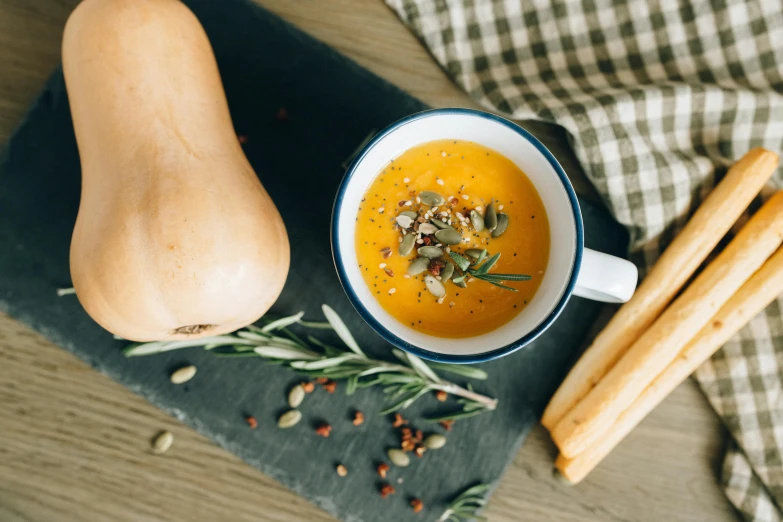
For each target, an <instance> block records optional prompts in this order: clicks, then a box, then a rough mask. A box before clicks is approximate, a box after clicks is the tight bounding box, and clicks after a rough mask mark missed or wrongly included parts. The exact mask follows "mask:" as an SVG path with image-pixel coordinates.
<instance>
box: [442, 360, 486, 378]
mask: <svg viewBox="0 0 783 522" xmlns="http://www.w3.org/2000/svg"><path fill="white" fill-rule="evenodd" d="M430 368H432V369H433V370H440V371H442V372H449V373H453V374H456V375H462V376H463V377H468V378H470V379H478V380H480V381H483V380H486V379H487V377H488V375H487V372H485V371H484V370H481V369H479V368H475V367H473V366H467V365H464V364H442V363H430Z"/></svg>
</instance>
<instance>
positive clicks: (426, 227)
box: [419, 223, 440, 236]
mask: <svg viewBox="0 0 783 522" xmlns="http://www.w3.org/2000/svg"><path fill="white" fill-rule="evenodd" d="M438 230H440V229H439V228H438V227H436V226H435V225H433V224H431V223H422V224H421V225H419V234H424V235H425V236H427V235H430V234H434V233H435V232H437V231H438Z"/></svg>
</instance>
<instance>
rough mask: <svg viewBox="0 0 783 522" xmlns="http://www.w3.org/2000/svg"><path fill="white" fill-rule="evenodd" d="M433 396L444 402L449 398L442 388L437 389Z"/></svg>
mask: <svg viewBox="0 0 783 522" xmlns="http://www.w3.org/2000/svg"><path fill="white" fill-rule="evenodd" d="M435 398H436V399H438V400H439V401H440V402H446V399H448V398H449V394H448V393H446V392H445V391H443V390H438V392H437V393H436V394H435Z"/></svg>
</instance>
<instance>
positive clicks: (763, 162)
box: [541, 148, 778, 431]
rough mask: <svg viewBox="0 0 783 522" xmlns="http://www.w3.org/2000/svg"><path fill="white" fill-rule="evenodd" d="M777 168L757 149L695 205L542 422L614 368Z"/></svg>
mask: <svg viewBox="0 0 783 522" xmlns="http://www.w3.org/2000/svg"><path fill="white" fill-rule="evenodd" d="M777 166H778V156H777V155H776V154H775V153H773V152H770V151H768V150H765V149H761V148H756V149H752V150H751V151H749V152H748V153H747V154H745V156H743V157H742V159H740V160H739V161H738V162H737V163H736V164H735V165H734V166H733V167H732V168H731V169H729V172H728V173H727V174H726V177H725V178H724V179H723V181H721V182H720V183H719V184H718V186H717V187H715V189H714V190H713V191H712V192H711V193H710V195H709V196H708V197H707V198H706V199H705V200H704V202H703V203H702V204H701V205H700V206H699V208H698V210H697V211H696V213H695V214H693V216H692V217H691V219H690V220H689V221H688V224H687V225H686V226H685V228H683V229H682V231H681V232H680V233H679V234H678V235H677V237H675V238H674V241H672V243H671V244H670V245H669V247H668V248H667V249H666V251H665V252H664V253H663V254H662V255H661V257H660V258H659V259H658V261H657V262H656V263H655V266H654V267H653V268H652V270H651V271H650V273H649V274H648V276H647V277H646V278H645V279H644V281H643V282H642V284H641V285H639V288H637V289H636V292H635V293H634V296H633V297H632V298H631V300H630V301H628V303H626V304H625V305H623V307H622V308H620V310H619V311H618V312H617V313H616V314H615V316H614V317H613V318H612V320H611V321H610V322H609V324H608V325H606V327H605V328H604V329H603V331H602V332H601V333H600V334H599V335H598V337H596V339H595V340H594V341H593V343H592V345H591V346H590V348H588V350H587V351H586V352H585V353H584V355H582V357H581V358H580V359H579V361H578V362H577V363H576V365H575V366H574V367H573V368H572V369H571V372H570V373H569V374H568V376H567V377H566V379H565V380H564V381H563V383H562V384H561V385H560V388H559V389H558V390H557V392H556V393H555V395H554V396H553V397H552V399H551V400H550V402H549V405H548V406H547V408H546V410H545V411H544V415H543V417H542V418H541V423H542V424H543V425H544V427H545V428H547V429H548V430H550V431H551V430H552V429H553V428H554V427H555V425H556V424H557V423H558V422H559V421H560V419H562V418H563V416H564V415H565V414H566V413H567V412H568V411H569V410H570V409H571V408H573V407H574V405H576V403H577V402H579V401H580V400H581V399H582V398H583V397H584V396H585V395H587V393H588V392H589V391H590V389H591V388H592V387H593V386H595V385H596V383H598V381H599V380H601V378H602V377H603V376H604V375H606V373H607V372H608V371H609V370H610V369H611V368H612V366H614V365H615V364H616V363H617V361H618V360H619V359H620V357H621V356H622V355H623V353H625V351H626V350H627V349H628V347H630V346H631V344H633V342H634V341H636V340H637V339H638V338H639V337H640V336H641V335H642V333H644V332H645V331H646V330H647V328H648V327H649V326H650V325H651V324H652V323H653V321H655V319H657V318H658V316H659V315H660V313H661V312H662V311H663V309H664V308H665V307H666V305H667V304H669V302H670V301H671V300H672V298H673V297H674V295H675V294H676V293H677V292H678V291H679V290H680V288H682V286H683V285H684V284H685V282H686V281H687V280H688V278H690V276H691V275H693V273H694V272H695V271H696V269H697V268H698V266H699V265H700V264H701V263H702V261H704V260H705V259H706V258H707V255H709V253H710V252H711V251H712V250H713V249H714V248H715V246H716V245H717V244H718V241H720V239H721V238H722V237H723V236H724V235H725V234H726V232H728V231H729V229H730V228H731V226H732V225H733V224H734V223H735V222H736V221H737V218H739V216H740V214H742V212H743V211H744V210H745V209H746V208H747V206H748V205H749V204H750V202H751V200H752V199H753V198H754V197H755V196H756V195H757V194H758V193H759V191H760V190H761V188H762V187H763V186H764V184H765V183H766V182H767V180H768V179H769V178H770V176H772V173H773V172H775V169H776V168H777Z"/></svg>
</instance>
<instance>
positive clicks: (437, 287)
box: [424, 275, 446, 298]
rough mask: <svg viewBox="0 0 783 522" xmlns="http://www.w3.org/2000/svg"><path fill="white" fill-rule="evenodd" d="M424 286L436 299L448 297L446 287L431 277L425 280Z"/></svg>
mask: <svg viewBox="0 0 783 522" xmlns="http://www.w3.org/2000/svg"><path fill="white" fill-rule="evenodd" d="M424 285H425V286H426V287H427V290H428V291H429V292H430V293H431V294H432V295H434V296H435V297H438V298H440V297H443V296H444V295H446V287H445V286H443V283H441V282H440V281H438V280H437V279H435V278H434V277H432V276H431V275H428V276H427V277H425V278H424Z"/></svg>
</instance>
